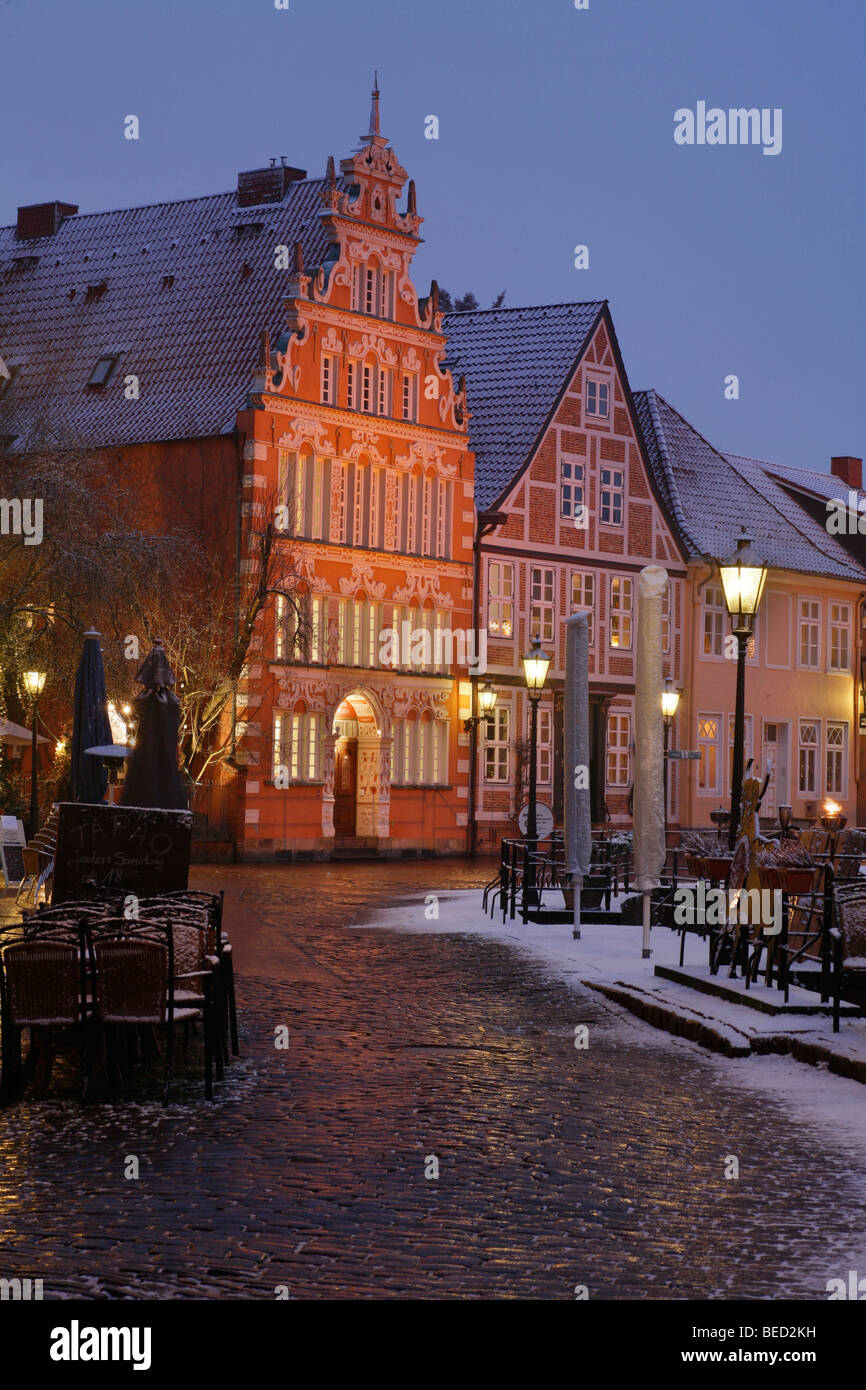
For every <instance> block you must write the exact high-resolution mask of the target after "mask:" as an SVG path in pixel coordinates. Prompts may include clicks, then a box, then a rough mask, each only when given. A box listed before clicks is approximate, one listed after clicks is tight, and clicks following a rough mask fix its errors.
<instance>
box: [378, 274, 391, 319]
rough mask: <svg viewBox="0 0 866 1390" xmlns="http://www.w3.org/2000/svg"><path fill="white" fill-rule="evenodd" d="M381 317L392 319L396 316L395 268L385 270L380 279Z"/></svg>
mask: <svg viewBox="0 0 866 1390" xmlns="http://www.w3.org/2000/svg"><path fill="white" fill-rule="evenodd" d="M379 317H380V318H382V319H392V318H393V317H394V272H393V270H383V271H382V272H381V275H380V281H379Z"/></svg>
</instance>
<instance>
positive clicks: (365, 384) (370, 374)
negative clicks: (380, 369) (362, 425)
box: [360, 362, 376, 415]
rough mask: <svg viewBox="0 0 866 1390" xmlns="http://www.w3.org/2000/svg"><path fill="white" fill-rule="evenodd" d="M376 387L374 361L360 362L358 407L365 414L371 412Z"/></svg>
mask: <svg viewBox="0 0 866 1390" xmlns="http://www.w3.org/2000/svg"><path fill="white" fill-rule="evenodd" d="M375 389H376V364H375V363H374V362H363V363H362V364H361V406H360V409H361V410H362V411H363V413H364V414H365V415H372V414H373V401H374V400H375Z"/></svg>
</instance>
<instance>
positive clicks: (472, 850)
mask: <svg viewBox="0 0 866 1390" xmlns="http://www.w3.org/2000/svg"><path fill="white" fill-rule="evenodd" d="M471 691H472V705H473V710H472V713H471V714H470V715H469V716H468V718H467V719H464V721H463V728H464V729H465V730H466V732H467V733H468V734H469V736H470V737H469V783H470V785H469V792H470V795H469V800H470V804H471V805H472V807H473V808H474V806H475V779H476V776H477V769H476V763H477V760H478V725H479V724H480V723H481V721H482V720H486V719H488V718H489V716H490V715H491V714H492V713H493V706H494V705H495V704H496V691H495V690H494V689H493V686H492V685H491V684H490V682H489V681H485V682H484V684H483V685H482V687H481V689H480V690H479V689H478V686H477V684H476V682H475V681H474V680H473V682H472V685H471ZM476 698H477V701H478V705H479V707H480V713H479V714H476V713H475V709H474V705H475V702H476ZM475 821H476V817H475V812H474V810H473V812H472V820H471V822H470V825H469V855H470V858H473V859H474V857H475V855H476V853H477V852H478V843H477V840H476V837H475Z"/></svg>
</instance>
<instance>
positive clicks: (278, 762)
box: [272, 712, 322, 782]
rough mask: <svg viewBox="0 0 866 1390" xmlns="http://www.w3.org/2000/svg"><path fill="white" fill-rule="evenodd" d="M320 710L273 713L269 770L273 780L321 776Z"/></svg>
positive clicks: (312, 778) (311, 778)
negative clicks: (317, 711) (271, 755)
mask: <svg viewBox="0 0 866 1390" xmlns="http://www.w3.org/2000/svg"><path fill="white" fill-rule="evenodd" d="M321 728H322V716H321V715H320V714H307V713H306V712H304V713H295V714H285V713H281V714H275V715H274V745H273V763H272V770H273V776H274V780H275V781H277V780H280V781H284V780H285V778H286V775H288V779H289V781H290V782H318V781H320V780H321V775H322V774H321Z"/></svg>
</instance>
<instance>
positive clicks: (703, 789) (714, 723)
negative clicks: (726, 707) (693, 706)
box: [698, 714, 721, 796]
mask: <svg viewBox="0 0 866 1390" xmlns="http://www.w3.org/2000/svg"><path fill="white" fill-rule="evenodd" d="M720 723H721V718H720V716H719V715H717V714H699V715H698V751H699V752H700V755H701V756H700V760H699V762H698V792H699V793H702V794H703V795H704V796H712V795H715V796H718V795H719V793H720V792H721V786H720V778H719V772H720V767H719V725H720Z"/></svg>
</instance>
